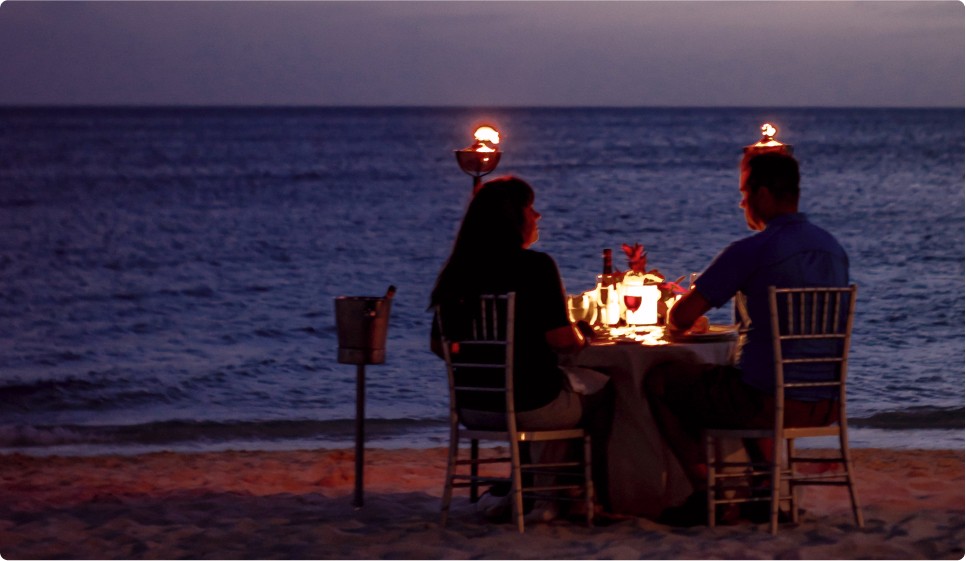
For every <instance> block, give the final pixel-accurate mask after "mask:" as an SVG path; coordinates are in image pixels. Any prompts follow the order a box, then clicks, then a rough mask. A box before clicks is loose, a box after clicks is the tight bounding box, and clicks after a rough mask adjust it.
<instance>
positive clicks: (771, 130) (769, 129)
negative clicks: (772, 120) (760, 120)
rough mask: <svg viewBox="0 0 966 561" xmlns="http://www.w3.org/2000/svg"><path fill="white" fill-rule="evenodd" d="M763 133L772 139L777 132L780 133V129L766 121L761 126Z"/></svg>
mask: <svg viewBox="0 0 966 561" xmlns="http://www.w3.org/2000/svg"><path fill="white" fill-rule="evenodd" d="M761 134H762V136H764V137H765V138H768V139H771V138H772V137H774V136H775V135H776V134H778V129H776V128H775V127H773V126H772V125H771V124H769V123H765V124H764V125H762V126H761Z"/></svg>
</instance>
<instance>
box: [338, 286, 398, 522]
mask: <svg viewBox="0 0 966 561" xmlns="http://www.w3.org/2000/svg"><path fill="white" fill-rule="evenodd" d="M395 293H396V287H394V286H390V287H389V290H388V291H386V296H385V297H381V298H380V297H370V296H340V297H338V298H336V299H335V321H336V329H337V331H338V335H339V355H338V360H339V363H340V364H355V365H356V482H355V483H356V486H355V495H354V497H353V500H352V505H353V506H355V507H356V508H359V507H361V506H362V503H363V465H364V463H365V458H364V456H365V418H366V367H365V365H366V364H382V363H384V362H386V334H387V332H388V329H389V311H390V308H391V307H392V298H393V296H395Z"/></svg>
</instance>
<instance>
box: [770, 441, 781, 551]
mask: <svg viewBox="0 0 966 561" xmlns="http://www.w3.org/2000/svg"><path fill="white" fill-rule="evenodd" d="M783 440H784V439H783V438H781V437H780V436H779V435H775V438H774V446H773V447H772V459H771V534H772V535H773V536H775V535H778V507H779V504H780V503H781V495H782V456H783V455H784V450H783V449H782V448H783V447H782V441H783Z"/></svg>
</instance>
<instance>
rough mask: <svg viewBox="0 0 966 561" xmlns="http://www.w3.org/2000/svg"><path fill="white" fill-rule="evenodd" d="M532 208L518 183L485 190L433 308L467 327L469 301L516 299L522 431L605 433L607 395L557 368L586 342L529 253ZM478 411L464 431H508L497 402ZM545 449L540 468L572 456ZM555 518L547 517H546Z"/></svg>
mask: <svg viewBox="0 0 966 561" xmlns="http://www.w3.org/2000/svg"><path fill="white" fill-rule="evenodd" d="M533 200H534V193H533V189H532V188H531V187H530V185H528V184H527V183H526V182H525V181H523V180H522V179H519V178H516V177H503V178H498V179H493V180H490V181H488V182H486V183H485V184H484V185H483V187H482V188H481V189H480V191H479V192H478V193H477V194H476V196H475V197H474V198H473V200H472V202H471V203H470V205H469V208H468V209H467V211H466V215H465V216H464V218H463V223H462V225H461V226H460V230H459V233H458V234H457V237H456V242H455V244H454V246H453V250H452V253H451V254H450V256H449V259H448V261H447V262H446V264H445V266H444V267H443V269H442V271H440V273H439V276H438V277H437V279H436V286H435V288H434V289H433V292H432V297H431V305H433V306H436V305H438V306H440V309H441V311H442V314H443V319H444V325H447V326H449V325H454V326H458V325H460V324H461V323H465V322H466V320H465V319H464V320H463V321H461V319H460V316H462V315H463V314H462V313H461V309H462V305H461V303H462V302H463V301H465V300H467V299H471V298H473V297H475V296H478V295H480V294H506V293H508V292H516V294H517V298H516V303H517V308H516V323H515V326H514V330H515V356H514V380H513V384H514V391H515V403H514V405H515V408H516V411H517V424H518V427H519V428H520V429H521V430H553V429H566V428H573V427H577V426H588V424H593V425H594V426H600V425H607V422H606V421H605V422H601V421H599V419H598V418H597V417H598V415H595V413H596V412H599V411H608V410H609V409H610V408H609V407H607V406H606V405H601V404H599V402H601V401H605V400H606V399H607V395H608V394H609V392H605V391H599V392H597V393H596V394H594V395H592V396H585V395H581V394H578V393H576V392H575V391H573V390H572V389H571V387H570V385H569V383H568V382H567V376H566V375H565V374H564V372H563V371H562V370H561V369H560V368H559V367H558V365H557V354H558V353H560V354H568V353H575V352H577V351H579V350H580V349H581V348H583V347H584V345H586V344H587V343H588V339H587V338H586V336H585V335H584V334H583V333H582V332H581V331H580V330H579V329H578V328H577V327H576V326H575V325H574V324H572V323H571V322H570V319H569V318H568V316H567V305H566V301H565V292H564V288H563V283H562V281H561V279H560V273H559V271H558V270H557V265H556V263H555V262H554V260H553V259H552V258H551V257H550V256H549V255H547V254H546V253H541V252H539V251H534V250H531V249H529V247H530V246H531V245H532V244H533V243H535V242H536V241H537V239H538V237H539V230H538V226H537V221H538V220H539V219H540V213H539V212H537V211H536V210H535V209H534V208H533ZM435 327H436V325H435V322H434V329H435ZM449 329H450V328H449V327H447V331H449ZM432 343H433V347H434V352H436V354H438V355H440V356H442V352H441V349H440V347H439V340H438V337H437V336H436V334H434V336H433V338H432ZM472 407H473V408H472V409H468V408H466V407H461V412H460V413H461V414H460V418H461V420H462V421H463V423H464V424H465V425H467V426H469V427H472V428H499V427H501V426H502V425H504V424H505V418H504V413H501V412H500V411H501V410H502V406H501V405H500V403H499V401H496V402H489V403H478V404H472ZM608 420H609V419H608ZM544 448H545V449H544V450H542V451H540V452H539V456H540V459H541V461H554V460H557V459H560V458H561V456H563V455H565V454H566V453H567V451H566V447H565V446H564V447H559V446H552V445H551V446H546V447H544ZM594 448H595V449H601V450H603V442H601V443H599V444H598V443H596V442H595V443H594ZM534 453H537V452H536V451H534ZM597 455H598V454H596V453H595V456H597ZM595 467H597V466H595ZM598 471H600V470H598ZM595 479H597V478H596V477H595ZM598 496H603V495H602V494H601V493H598ZM548 510H549V511H550V514H552V513H553V512H555V510H553V509H548ZM550 514H547V512H546V511H545V512H544V514H543V517H544V518H549V517H551V516H550Z"/></svg>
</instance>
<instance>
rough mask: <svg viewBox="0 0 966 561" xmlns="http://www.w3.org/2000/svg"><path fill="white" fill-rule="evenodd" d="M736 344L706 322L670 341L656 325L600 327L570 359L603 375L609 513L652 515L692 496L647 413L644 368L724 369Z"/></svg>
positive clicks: (731, 333)
mask: <svg viewBox="0 0 966 561" xmlns="http://www.w3.org/2000/svg"><path fill="white" fill-rule="evenodd" d="M737 347H738V331H737V328H736V326H721V325H712V326H711V328H710V329H709V330H708V331H707V332H706V333H703V334H695V335H691V336H679V337H674V338H672V337H670V336H669V335H667V334H665V332H664V328H663V327H662V326H628V327H619V328H610V329H605V330H602V331H601V332H599V335H598V336H596V337H594V338H593V340H592V343H591V344H590V345H589V346H588V347H585V348H584V349H583V350H582V351H581V352H580V353H579V354H578V355H577V356H576V357H575V359H574V362H573V366H576V367H577V368H578V369H580V368H583V369H590V370H592V371H596V372H600V373H603V374H605V375H607V376H608V377H609V379H610V382H611V384H612V385H613V390H614V393H615V404H614V416H613V421H612V422H613V424H612V427H611V431H610V436H609V439H608V442H607V455H606V457H607V471H608V473H607V483H608V498H609V503H610V510H611V511H612V512H613V513H616V514H626V515H633V516H642V517H646V518H657V517H658V516H660V514H661V512H662V511H663V510H664V509H665V508H667V507H669V506H678V505H681V504H683V503H684V501H685V500H686V499H687V498H688V496H690V495H691V493H692V492H693V488H692V485H691V483H690V482H689V480H688V478H687V476H686V475H685V472H684V469H683V468H682V467H681V464H680V462H678V460H677V458H676V457H675V456H674V453H673V452H672V451H671V449H670V448H669V447H668V445H667V443H666V442H665V440H664V437H663V436H662V434H661V431H660V430H659V428H658V426H657V424H656V421H655V419H654V417H653V416H652V414H651V408H650V405H649V404H648V399H647V394H646V387H645V384H644V380H645V378H646V376H647V373H648V371H649V370H650V369H651V368H652V367H654V366H656V365H657V364H660V363H663V362H666V361H674V362H679V363H711V364H732V363H733V362H734V360H735V355H736V352H737ZM737 445H738V446H740V442H738V443H737ZM723 452H724V453H725V454H727V455H732V454H733V453H735V450H724V451H723Z"/></svg>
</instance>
